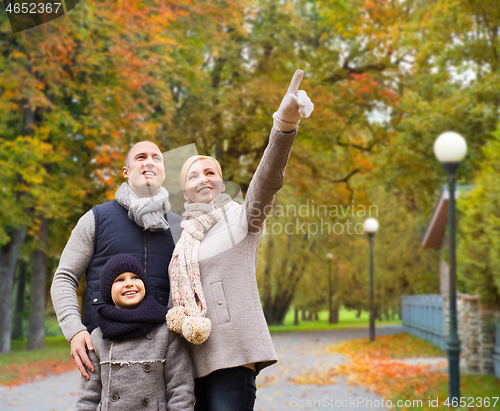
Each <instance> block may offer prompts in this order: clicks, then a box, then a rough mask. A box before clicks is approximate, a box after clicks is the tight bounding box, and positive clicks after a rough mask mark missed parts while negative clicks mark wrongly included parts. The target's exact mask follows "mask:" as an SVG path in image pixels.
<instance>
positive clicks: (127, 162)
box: [124, 140, 161, 167]
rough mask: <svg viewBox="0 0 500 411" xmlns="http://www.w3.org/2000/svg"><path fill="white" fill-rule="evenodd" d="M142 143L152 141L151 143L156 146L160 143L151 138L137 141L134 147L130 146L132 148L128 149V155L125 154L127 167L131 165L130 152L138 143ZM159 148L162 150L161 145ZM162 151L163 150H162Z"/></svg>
mask: <svg viewBox="0 0 500 411" xmlns="http://www.w3.org/2000/svg"><path fill="white" fill-rule="evenodd" d="M140 143H151V144H154V145H155V146H156V147H158V144H156V143H155V142H154V141H151V140H141V141H138V142H137V143H135V144H134V145H133V146H132V147H130V149H129V150H128V151H127V155H126V156H125V162H124V166H125V167H128V166H129V161H130V152H131V151H132V149H133V148H134V147H135V146H136V145H137V144H140ZM158 150H160V147H158ZM160 151H161V150H160Z"/></svg>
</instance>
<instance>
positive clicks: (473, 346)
mask: <svg viewBox="0 0 500 411" xmlns="http://www.w3.org/2000/svg"><path fill="white" fill-rule="evenodd" d="M457 317H458V319H457V321H458V336H459V339H460V346H461V352H460V358H461V368H462V369H464V371H466V372H468V373H478V374H493V370H494V369H493V351H494V348H495V325H494V324H495V319H497V321H498V319H500V313H499V312H495V311H494V310H492V309H490V308H487V307H485V306H483V305H482V304H481V303H480V302H479V297H478V296H475V295H469V294H457ZM445 319H446V325H445V330H446V336H448V332H449V315H448V296H445Z"/></svg>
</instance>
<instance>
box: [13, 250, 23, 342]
mask: <svg viewBox="0 0 500 411" xmlns="http://www.w3.org/2000/svg"><path fill="white" fill-rule="evenodd" d="M17 267H18V269H17V290H16V309H15V312H14V326H13V327H12V337H11V338H12V339H13V340H18V339H21V338H23V337H24V330H23V313H24V294H25V290H26V261H24V260H18V262H17Z"/></svg>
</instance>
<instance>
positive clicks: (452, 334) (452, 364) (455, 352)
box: [445, 165, 460, 401]
mask: <svg viewBox="0 0 500 411" xmlns="http://www.w3.org/2000/svg"><path fill="white" fill-rule="evenodd" d="M445 170H446V172H447V174H448V193H449V196H450V198H449V199H448V205H449V210H448V214H449V258H450V283H449V284H450V289H449V291H448V292H449V313H450V314H449V315H450V331H449V334H448V340H447V348H448V370H449V387H448V391H449V397H450V399H451V400H453V399H454V398H457V400H458V401H460V340H459V338H458V331H457V329H458V322H457V288H456V287H457V286H456V269H457V264H456V245H455V181H456V180H455V171H456V168H455V170H454V171H451V172H450V171H449V170H448V168H447V166H446V165H445Z"/></svg>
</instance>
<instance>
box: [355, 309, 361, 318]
mask: <svg viewBox="0 0 500 411" xmlns="http://www.w3.org/2000/svg"><path fill="white" fill-rule="evenodd" d="M360 317H361V308H358V312H357V313H356V318H360Z"/></svg>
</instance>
